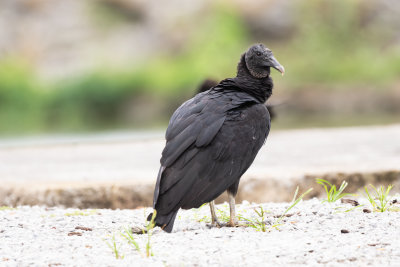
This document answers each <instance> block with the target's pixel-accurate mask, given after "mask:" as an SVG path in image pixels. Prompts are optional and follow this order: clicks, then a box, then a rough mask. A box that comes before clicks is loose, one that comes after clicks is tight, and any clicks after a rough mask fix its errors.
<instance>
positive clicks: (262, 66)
mask: <svg viewBox="0 0 400 267" xmlns="http://www.w3.org/2000/svg"><path fill="white" fill-rule="evenodd" d="M245 61H246V67H247V69H248V70H249V72H250V74H251V75H252V76H254V77H256V78H265V77H267V76H268V75H269V74H270V68H271V67H272V68H274V69H276V70H278V71H279V72H280V73H282V75H283V74H284V73H285V68H284V67H283V66H282V65H281V64H279V62H278V60H276V59H275V58H274V56H273V55H272V51H271V50H269V49H268V48H267V47H265V46H264V45H263V44H256V45H253V46H252V47H250V48H249V50H247V52H246V53H245Z"/></svg>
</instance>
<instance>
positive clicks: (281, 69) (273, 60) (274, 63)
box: [269, 56, 285, 76]
mask: <svg viewBox="0 0 400 267" xmlns="http://www.w3.org/2000/svg"><path fill="white" fill-rule="evenodd" d="M269 63H270V64H271V65H270V66H271V67H273V68H274V69H276V70H278V71H279V72H280V73H282V76H283V74H285V68H284V67H283V66H282V65H281V64H280V63H279V62H278V60H276V58H274V57H273V56H272V57H270V58H269Z"/></svg>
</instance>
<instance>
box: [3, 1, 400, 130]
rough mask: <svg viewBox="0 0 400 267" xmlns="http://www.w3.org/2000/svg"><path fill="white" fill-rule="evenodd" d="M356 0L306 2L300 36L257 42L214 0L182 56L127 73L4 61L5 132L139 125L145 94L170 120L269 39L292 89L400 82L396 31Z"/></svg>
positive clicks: (282, 81) (153, 61)
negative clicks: (203, 86)
mask: <svg viewBox="0 0 400 267" xmlns="http://www.w3.org/2000/svg"><path fill="white" fill-rule="evenodd" d="M321 3H323V4H321ZM355 3H356V1H344V0H340V1H322V2H321V1H303V2H301V5H300V6H299V10H300V11H299V12H298V14H301V15H299V16H298V18H297V21H298V23H297V27H298V29H297V31H296V33H295V34H294V35H293V36H292V37H290V38H286V39H284V40H274V41H271V42H268V40H253V39H252V36H251V34H250V31H249V30H248V29H247V27H246V23H245V21H244V20H243V18H241V17H240V15H239V13H238V12H237V11H236V10H234V9H232V8H229V7H227V6H225V5H224V6H221V4H215V6H214V8H213V9H212V12H210V14H208V15H207V17H205V18H203V21H202V22H201V23H199V27H198V28H196V30H194V31H193V32H192V36H191V38H190V39H189V41H188V42H187V44H186V45H185V47H184V48H183V49H182V51H180V52H179V53H177V54H174V55H170V54H164V55H162V54H161V55H160V54H157V55H154V57H152V58H149V59H148V60H147V61H146V62H143V63H142V65H141V66H140V67H135V68H131V69H128V70H127V69H123V70H110V69H107V68H104V67H103V68H98V69H97V70H94V71H93V72H92V73H89V74H85V75H82V76H80V77H73V78H70V79H65V80H60V81H56V82H48V81H43V80H39V79H38V78H37V77H36V75H35V71H34V69H33V67H31V66H29V65H27V64H25V63H24V62H23V61H21V60H20V59H16V58H8V59H3V60H2V61H1V62H0V133H2V134H10V133H15V132H40V131H49V130H51V131H60V130H63V131H65V130H67V131H73V130H74V131H75V130H94V129H106V128H110V127H120V126H124V127H126V125H131V126H136V124H135V119H132V118H129V116H126V114H125V113H126V110H127V109H128V108H129V106H130V105H135V104H139V103H138V102H135V99H140V97H139V96H143V95H146V96H147V99H150V101H149V105H148V107H147V109H144V110H142V111H141V112H147V111H148V110H149V109H151V108H152V106H151V103H153V104H157V105H160V107H159V108H158V110H159V113H158V114H156V115H155V116H153V117H152V119H154V121H164V122H165V121H166V120H167V119H168V118H169V116H170V115H171V113H172V111H173V110H174V109H175V108H176V107H177V106H176V105H177V104H178V103H180V102H182V101H183V100H185V99H187V98H189V97H191V96H192V95H193V94H194V91H195V89H196V88H197V86H198V84H199V83H200V82H201V81H202V80H203V79H204V78H207V77H212V78H216V79H221V78H224V77H232V76H233V75H234V74H235V71H236V63H237V62H238V60H239V55H240V54H241V53H243V52H244V51H245V49H246V48H247V47H248V46H249V45H250V44H251V43H253V42H264V43H266V44H267V45H268V46H269V47H270V48H271V49H272V50H273V51H274V53H275V55H276V56H277V58H278V59H279V61H280V62H281V63H282V64H283V65H284V66H285V67H286V69H287V73H286V76H285V79H280V80H279V83H280V86H281V87H285V88H292V90H297V89H301V88H304V87H307V86H309V85H310V84H318V83H323V84H325V85H326V84H339V85H341V84H346V86H347V87H346V86H343V88H348V86H351V85H354V84H356V85H363V84H370V83H372V84H378V85H379V84H383V85H384V84H390V83H393V82H396V81H398V78H399V73H400V48H399V47H398V46H395V47H392V48H390V49H385V47H386V45H387V43H388V42H389V41H390V37H391V36H390V35H385V32H384V31H379V29H374V28H372V29H368V28H367V29H364V30H362V31H361V30H360V27H359V25H360V21H359V18H360V14H359V12H361V11H360V10H359V9H357V8H356V4H355ZM274 75H277V74H274ZM376 87H377V88H386V87H385V86H376ZM156 99H158V101H157V100H156ZM151 100H154V102H152V101H151ZM137 101H140V100H137ZM151 124H152V122H149V123H144V125H151ZM141 125H143V122H142V124H141Z"/></svg>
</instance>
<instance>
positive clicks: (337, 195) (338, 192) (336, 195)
mask: <svg viewBox="0 0 400 267" xmlns="http://www.w3.org/2000/svg"><path fill="white" fill-rule="evenodd" d="M315 181H316V182H317V183H318V184H320V185H322V186H323V187H324V188H325V192H326V196H327V198H326V199H325V200H323V201H322V202H331V203H332V202H336V201H338V200H339V199H341V198H342V197H345V196H352V195H353V194H349V193H343V191H344V189H346V187H347V185H348V183H347V182H346V181H343V182H342V184H341V185H340V187H339V189H337V188H336V186H335V185H332V184H331V183H330V182H328V181H326V180H323V179H318V178H317V179H316V180H315ZM328 186H329V189H328Z"/></svg>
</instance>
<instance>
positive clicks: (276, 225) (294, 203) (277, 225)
mask: <svg viewBox="0 0 400 267" xmlns="http://www.w3.org/2000/svg"><path fill="white" fill-rule="evenodd" d="M312 190H313V189H312V188H310V189H308V190H307V191H306V192H304V193H303V194H301V196H299V197H298V198H296V197H297V194H298V193H299V187H297V188H296V191H295V193H294V196H293V199H292V202H291V203H292V205H290V206H289V207H288V208H287V209H286V210H285V211H284V212H283V214H282V215H281V216H280V217H279V218H278V219H276V221H275V222H274V223H273V224H272V225H271V226H270V227H269V229H268V232H270V231H272V230H273V229H274V228H275V229H277V230H279V228H278V227H279V226H281V225H282V224H281V221H282V219H283V218H284V217H285V216H286V214H287V213H288V212H289V211H290V210H291V209H292V208H293V207H294V206H296V205H297V204H299V202H300V201H302V200H303V198H304V197H305V196H306V195H307V194H308V193H310V192H311V191H312Z"/></svg>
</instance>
